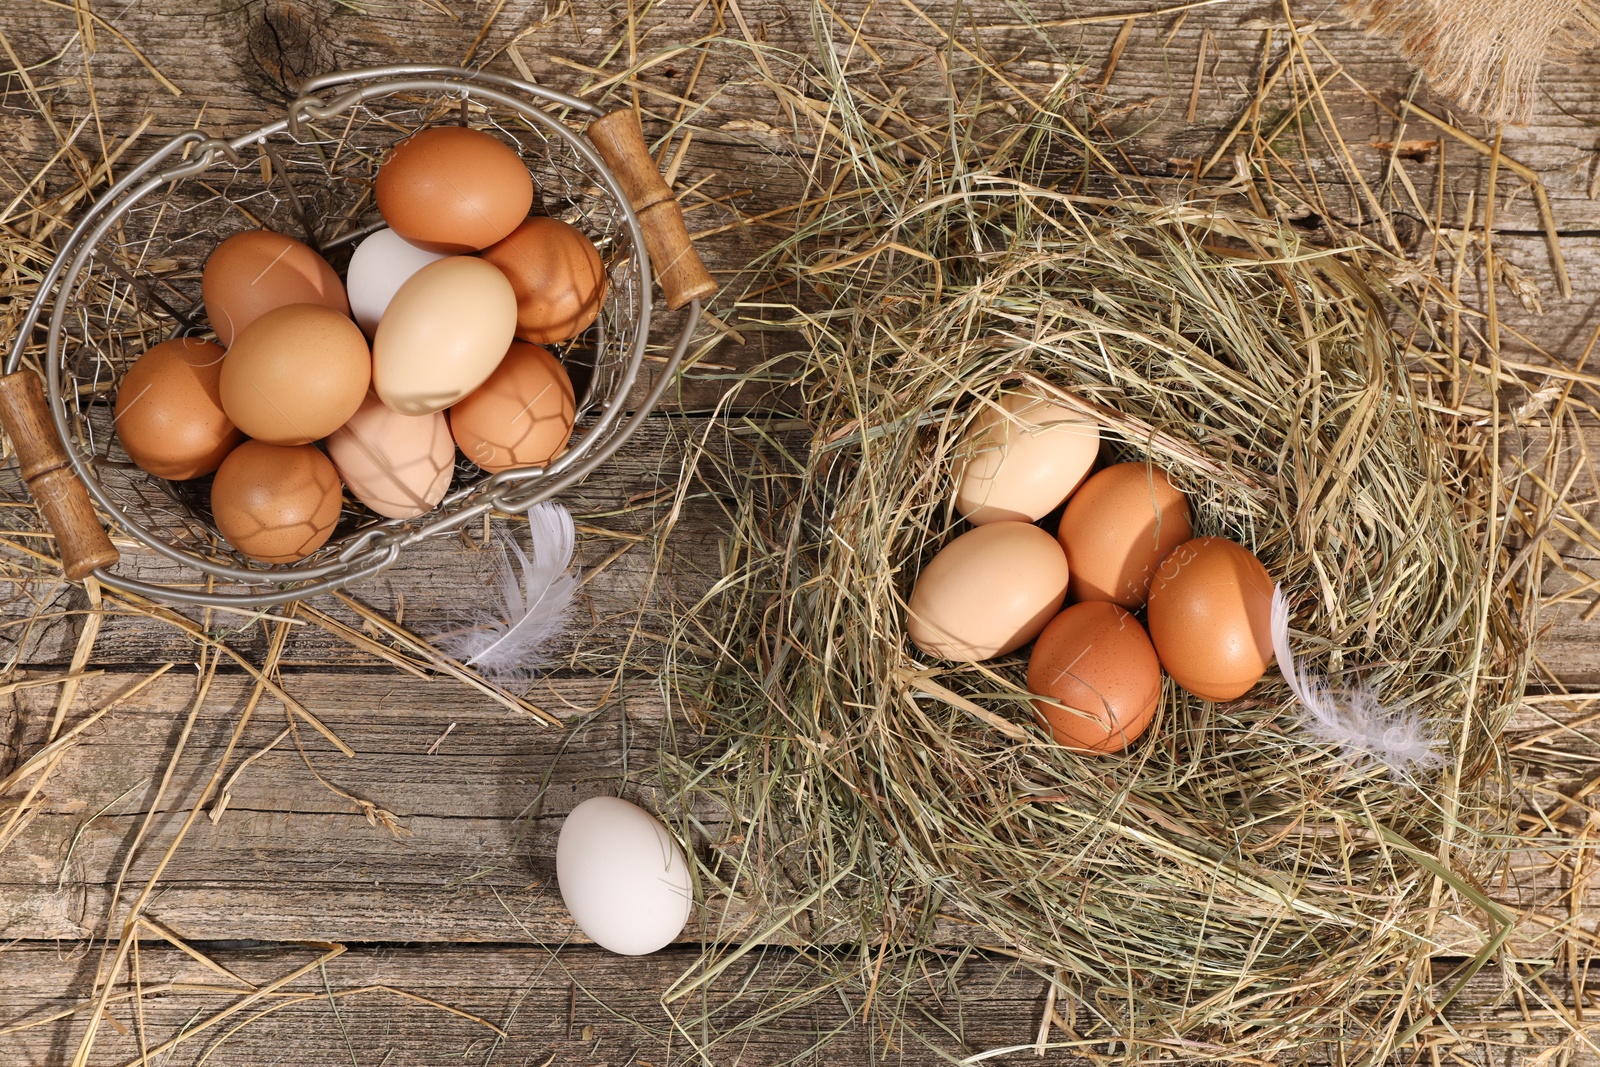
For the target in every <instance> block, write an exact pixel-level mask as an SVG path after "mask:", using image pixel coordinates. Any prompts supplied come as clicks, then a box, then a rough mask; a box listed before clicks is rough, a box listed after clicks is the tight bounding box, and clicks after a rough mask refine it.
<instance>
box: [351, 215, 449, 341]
mask: <svg viewBox="0 0 1600 1067" xmlns="http://www.w3.org/2000/svg"><path fill="white" fill-rule="evenodd" d="M444 257H445V253H443V252H430V251H428V250H427V249H426V248H418V247H417V246H416V245H414V244H412V243H411V242H410V241H407V240H406V239H405V238H404V237H401V236H400V235H399V234H397V233H395V232H394V231H393V230H377V231H375V232H373V233H370V234H368V235H367V236H366V237H365V238H363V239H362V241H361V243H360V244H358V245H356V250H355V252H354V253H352V254H351V256H350V269H349V270H347V271H346V272H345V289H346V291H348V292H349V294H350V313H351V314H352V315H353V316H355V320H356V325H357V326H360V327H361V332H362V333H364V334H366V335H367V336H368V337H371V336H372V335H373V334H374V333H376V332H377V330H378V320H379V319H381V318H383V313H384V312H385V311H386V310H388V307H389V301H391V300H393V299H394V294H395V293H397V292H399V291H400V287H401V286H402V285H404V284H405V283H406V280H407V279H409V278H410V277H411V276H412V275H413V274H415V273H417V271H419V270H421V269H422V268H423V267H426V266H427V265H428V264H429V263H434V262H437V261H438V260H441V259H443V258H444Z"/></svg>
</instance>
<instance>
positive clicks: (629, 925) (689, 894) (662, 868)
mask: <svg viewBox="0 0 1600 1067" xmlns="http://www.w3.org/2000/svg"><path fill="white" fill-rule="evenodd" d="M556 881H557V883H558V884H559V885H560V887H561V899H562V901H563V902H565V904H566V905H567V910H568V911H569V912H571V913H572V918H573V921H574V922H576V923H577V924H578V929H580V930H582V931H583V932H584V933H585V934H586V935H587V936H588V937H589V939H590V940H591V941H593V942H594V943H595V944H597V945H599V946H600V947H601V948H606V949H610V950H611V951H612V952H615V953H618V954H619V955H623V956H642V955H645V954H646V953H649V952H654V951H656V950H657V949H660V948H664V947H666V946H667V945H669V944H671V943H672V940H673V939H674V938H676V937H677V936H678V935H679V934H680V933H682V932H683V927H684V925H685V924H686V923H687V922H688V921H689V912H690V910H691V909H692V908H693V907H694V890H693V888H692V887H691V885H690V883H689V867H688V864H686V863H685V862H684V858H683V850H682V849H680V848H679V847H678V843H677V842H676V841H674V840H673V839H672V835H670V834H668V833H667V829H666V827H664V826H662V825H661V823H660V822H659V821H657V819H656V818H655V816H653V815H651V814H650V813H649V812H647V811H645V810H644V809H643V808H641V807H638V806H637V805H635V804H630V803H628V802H627V801H626V800H621V799H618V798H617V797H591V798H589V799H588V800H585V801H584V802H583V803H581V804H579V805H578V806H577V807H575V808H573V809H572V813H571V814H570V815H568V816H567V819H566V821H565V822H564V823H562V824H561V836H560V838H559V839H558V840H557V842H556Z"/></svg>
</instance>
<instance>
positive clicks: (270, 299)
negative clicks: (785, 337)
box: [200, 230, 350, 348]
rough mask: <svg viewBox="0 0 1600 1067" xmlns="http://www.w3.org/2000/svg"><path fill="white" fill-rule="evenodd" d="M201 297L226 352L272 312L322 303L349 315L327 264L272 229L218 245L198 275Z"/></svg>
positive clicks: (248, 232)
mask: <svg viewBox="0 0 1600 1067" xmlns="http://www.w3.org/2000/svg"><path fill="white" fill-rule="evenodd" d="M200 295H201V296H202V297H203V298H204V299H205V303H206V316H207V318H209V319H210V320H211V328H212V329H214V330H216V331H217V340H218V341H220V342H222V347H224V348H228V347H230V346H231V345H232V344H233V342H234V339H235V338H237V337H238V336H239V334H241V333H243V332H244V328H245V327H246V326H249V325H250V324H251V323H252V322H254V321H255V320H256V319H258V318H260V317H261V316H262V315H265V314H266V313H267V312H269V311H271V310H273V309H274V308H281V307H285V306H286V305H289V304H321V305H322V306H323V307H327V308H331V309H333V310H334V311H337V312H339V313H340V314H341V315H345V316H348V315H349V314H350V301H349V299H348V298H347V297H346V295H345V291H344V283H343V282H341V281H340V280H339V276H338V275H337V274H335V273H334V270H333V268H332V267H330V266H329V265H328V261H327V260H325V259H323V258H322V257H321V256H319V255H317V253H316V252H314V251H312V250H311V248H310V247H309V246H307V245H304V244H301V243H300V242H299V241H296V240H295V239H294V238H292V237H285V236H284V235H283V234H281V233H273V232H272V231H271V230H246V231H244V232H243V233H236V234H234V235H233V236H232V237H229V238H228V239H227V240H226V241H223V242H222V243H221V244H219V245H217V247H216V248H215V249H214V250H213V251H212V253H211V255H210V257H209V258H208V259H207V260H206V266H205V271H204V273H202V274H201V276H200Z"/></svg>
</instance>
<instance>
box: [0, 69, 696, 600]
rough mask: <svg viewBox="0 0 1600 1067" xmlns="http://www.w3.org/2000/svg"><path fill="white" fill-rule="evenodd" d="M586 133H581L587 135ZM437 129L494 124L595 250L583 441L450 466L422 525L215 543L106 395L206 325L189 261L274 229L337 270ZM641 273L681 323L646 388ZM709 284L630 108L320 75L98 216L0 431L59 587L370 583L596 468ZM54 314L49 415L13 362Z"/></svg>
mask: <svg viewBox="0 0 1600 1067" xmlns="http://www.w3.org/2000/svg"><path fill="white" fill-rule="evenodd" d="M584 120H593V121H589V122H588V129H587V131H586V133H580V132H578V131H577V129H576V128H575V126H576V124H577V123H578V122H580V121H584ZM444 124H461V125H467V126H471V127H474V128H478V129H482V130H485V131H487V132H490V133H491V134H493V135H495V136H496V137H498V138H500V139H501V140H502V141H504V142H506V143H507V144H509V145H511V146H512V147H513V148H515V149H516V150H517V151H518V152H519V153H520V155H521V156H522V158H523V160H524V161H525V162H526V164H527V166H528V168H529V170H530V172H531V173H532V175H533V179H534V183H535V187H536V189H537V190H538V198H537V199H536V201H535V211H539V210H541V209H542V210H543V212H544V213H546V214H548V215H552V216H555V217H558V218H561V219H564V220H566V221H568V222H570V223H572V224H574V225H575V226H577V227H578V228H579V229H580V230H582V231H583V232H584V233H585V234H586V235H588V236H589V237H590V239H592V240H593V241H594V242H595V244H596V246H597V247H598V249H599V250H600V253H601V257H602V259H603V261H604V263H605V266H606V270H607V274H608V276H609V284H608V289H607V295H606V298H605V302H604V305H603V307H602V309H601V312H600V316H599V319H598V321H597V322H596V323H595V324H594V326H593V327H591V328H590V329H589V330H588V331H586V332H585V333H584V334H583V335H582V336H580V337H579V338H578V339H577V340H575V341H573V342H569V343H568V344H566V345H565V346H562V347H561V349H560V352H559V354H560V355H561V356H562V358H563V360H564V362H565V363H566V364H567V366H568V369H569V371H571V372H572V376H573V378H574V384H575V386H576V387H577V389H578V393H579V396H578V411H579V420H578V424H577V427H576V431H575V434H574V437H573V439H572V441H571V443H570V445H569V447H568V449H567V451H566V452H564V453H563V454H562V455H561V456H560V457H559V458H557V459H555V460H554V461H552V462H551V463H550V464H548V465H547V466H544V467H529V468H524V469H518V470H510V471H505V472H502V473H499V474H495V475H492V476H491V475H484V474H483V472H481V471H479V470H478V469H477V468H476V467H474V466H472V465H471V464H470V463H468V462H466V461H465V460H461V461H459V462H458V465H457V469H456V472H455V476H454V481H453V482H452V485H451V488H450V491H449V493H448V495H447V496H446V497H445V499H444V501H443V502H442V503H441V504H440V505H439V507H438V508H436V509H435V510H433V511H432V512H430V513H428V514H427V515H424V516H422V517H420V518H418V519H413V520H403V521H402V520H384V519H380V518H377V517H375V516H373V515H372V514H370V513H368V512H366V511H365V510H364V509H360V508H357V507H353V506H352V507H348V508H346V510H345V512H344V513H343V515H342V516H341V518H340V523H339V526H338V527H337V528H336V530H335V533H334V535H333V537H332V538H331V539H330V540H329V541H328V543H327V544H326V545H325V546H324V547H322V548H321V549H319V550H318V551H317V552H316V553H314V554H312V555H311V556H308V557H307V558H305V559H304V560H301V561H299V562H298V563H295V564H292V565H279V566H266V565H263V564H259V563H255V562H252V561H251V560H249V559H247V558H246V557H244V556H242V555H240V554H239V553H237V552H235V551H234V550H233V549H232V548H231V547H230V546H229V545H228V544H227V542H226V541H225V540H224V539H223V537H222V536H221V534H220V533H219V532H218V531H217V528H216V526H215V524H214V523H213V521H212V516H211V513H210V504H209V496H210V494H209V480H208V479H205V480H198V481H196V482H168V481H165V480H163V479H160V478H156V477H154V476H153V475H149V474H146V473H145V472H144V471H142V470H140V469H138V468H137V467H135V466H134V465H133V464H132V463H131V462H129V461H128V458H127V456H126V454H125V453H124V452H123V451H122V449H121V446H120V445H119V444H118V442H117V440H116V435H115V433H114V432H113V431H112V425H111V412H112V404H113V401H114V400H115V395H116V388H117V382H118V380H119V379H120V377H121V376H122V374H123V372H124V371H125V370H126V369H127V367H128V366H130V365H131V364H132V363H133V361H134V360H135V359H137V358H138V356H139V355H140V354H141V353H142V352H143V351H144V350H145V349H147V348H148V347H150V346H151V345H154V344H156V343H158V342H160V341H163V340H166V339H168V338H171V337H176V336H186V335H200V334H202V333H204V332H205V331H206V329H207V327H206V325H205V321H204V317H203V316H204V308H203V304H202V302H201V298H200V276H201V269H202V267H203V266H204V264H205V260H206V257H207V256H208V255H209V254H210V252H211V250H212V249H213V248H215V247H216V245H217V243H218V242H219V241H221V240H222V239H223V238H225V237H227V236H229V235H230V234H232V233H235V232H238V231H241V230H247V229H269V230H276V231H278V232H281V233H285V234H288V235H290V236H294V237H297V238H299V239H301V240H303V241H305V242H306V243H307V244H309V245H310V246H311V247H313V248H315V249H317V250H319V251H320V252H322V253H323V254H324V255H325V256H327V257H328V258H329V260H330V261H331V262H332V263H333V264H334V266H335V267H336V268H337V267H340V266H341V265H342V264H343V262H344V260H345V259H347V258H348V255H349V251H350V249H351V247H352V246H353V245H354V244H355V242H357V241H359V240H360V239H361V238H362V237H364V236H365V235H367V234H369V233H371V232H373V231H374V230H376V229H378V228H379V227H381V226H382V225H383V221H382V219H381V218H380V217H379V215H378V209H377V204H376V201H375V199H374V196H373V191H372V190H373V179H374V178H375V176H376V173H377V169H378V166H379V164H380V163H381V162H382V161H383V159H384V158H385V155H386V152H387V150H388V149H389V147H390V146H391V145H393V144H395V143H396V142H398V141H400V140H402V139H403V138H405V137H407V136H409V135H410V134H412V133H414V132H416V131H417V130H419V129H422V128H424V127H428V126H436V125H444ZM652 261H654V264H655V268H656V271H657V272H659V274H660V280H661V284H662V288H663V292H664V295H665V296H666V298H667V301H666V302H667V304H668V306H669V307H672V308H674V309H677V308H679V307H681V306H684V305H687V306H688V309H689V310H688V312H687V314H686V316H685V321H684V322H683V323H682V326H681V332H680V334H679V336H678V338H677V341H676V343H675V346H674V347H673V350H672V351H671V353H670V355H669V356H668V358H667V361H666V365H665V366H664V367H663V368H662V369H661V373H660V374H659V375H658V377H657V378H656V380H655V383H654V384H653V386H651V387H650V388H649V390H648V391H647V392H646V394H645V395H643V396H642V397H638V396H635V395H634V392H635V386H636V385H637V384H638V382H639V378H640V370H641V367H642V365H643V361H644V354H645V345H646V341H647V340H648V336H649V332H650V322H651V306H652V305H651V296H650V294H651V286H652V281H653V274H652ZM714 291H715V283H713V282H712V280H711V278H710V275H709V274H707V273H706V271H705V268H704V266H703V265H702V264H701V263H700V261H699V258H698V256H696V255H695V252H694V249H693V246H692V244H690V242H689V238H688V235H687V232H686V230H685V228H684V225H683V215H682V212H681V210H680V209H679V208H678V206H677V203H676V202H675V201H674V200H673V199H672V196H671V192H670V190H669V189H668V188H667V186H666V184H665V183H664V182H663V181H662V180H661V177H660V175H659V174H658V173H657V172H656V169H655V164H654V162H653V161H652V160H651V158H650V155H649V153H648V151H647V149H646V147H645V145H644V140H643V137H642V135H641V134H640V132H639V125H638V119H637V117H636V116H635V115H634V114H633V112H632V111H620V112H613V113H611V114H609V115H608V114H606V113H605V112H604V111H602V110H601V109H600V108H597V107H595V106H594V105H592V104H589V103H586V102H584V101H582V100H579V99H576V98H574V97H570V96H566V95H564V94H561V93H557V92H553V91H551V90H548V89H544V88H540V87H539V86H536V85H532V84H530V83H527V82H523V81H517V80H514V79H510V78H505V77H501V76H498V75H493V74H488V73H485V72H482V71H468V70H463V69H458V68H452V67H436V66H423V65H404V66H390V67H380V68H370V69H363V70H355V71H349V72H343V73H338V74H330V75H326V76H324V77H320V78H316V79H314V80H312V81H311V82H309V83H307V84H306V86H305V87H304V89H303V91H302V95H301V96H300V97H299V98H298V99H296V100H295V101H294V102H293V103H291V104H290V105H289V107H288V111H287V113H286V115H285V116H284V117H283V118H281V119H279V120H278V121H276V122H273V123H270V124H269V125H266V126H262V127H261V128H259V129H256V130H253V131H251V132H249V133H247V134H244V135H242V136H239V137H235V138H232V139H230V140H222V139H218V138H214V137H209V136H207V135H206V134H204V133H203V132H200V131H190V132H188V133H185V134H182V135H181V136H178V137H175V138H173V139H172V140H171V141H169V142H167V143H166V144H165V145H163V146H162V147H161V148H160V149H158V150H157V151H156V152H155V153H154V154H153V155H151V156H150V157H149V158H148V159H146V160H144V161H143V162H142V163H140V164H139V165H138V166H137V167H135V168H134V170H133V171H131V172H130V173H129V174H128V175H126V176H125V177H124V178H123V179H122V180H121V181H119V182H118V183H117V184H116V185H115V186H114V187H113V188H112V189H111V190H110V191H109V192H108V193H106V195H105V196H103V197H102V198H101V199H100V200H99V201H97V202H96V203H95V204H94V206H93V207H91V208H90V209H89V211H88V212H87V214H86V215H85V216H84V217H83V218H82V220H81V221H80V222H79V223H78V225H77V226H76V228H74V229H73V231H72V233H71V235H70V236H69V237H68V238H67V240H66V242H65V244H64V246H63V247H62V248H61V250H60V252H59V254H58V255H57V257H56V259H55V262H54V264H53V265H52V267H51V269H50V270H49V272H48V273H47V275H46V277H45V279H44V282H43V284H42V285H41V286H40V289H39V292H38V295H37V296H36V297H35V299H34V301H33V302H32V305H31V306H30V307H29V309H28V313H27V315H26V316H25V318H24V321H23V323H22V328H21V330H20V332H19V334H18V336H17V338H16V340H15V343H14V345H13V347H12V351H11V353H10V356H9V359H8V360H7V363H6V367H5V370H6V376H5V377H4V378H0V420H3V421H4V424H5V428H6V430H7V432H8V433H9V434H10V435H11V438H12V440H13V442H14V443H15V445H16V448H17V452H18V455H19V459H20V460H21V466H22V474H23V477H24V478H25V479H26V480H27V481H28V484H29V489H30V491H31V492H32V494H33V496H34V499H35V501H36V502H37V503H38V505H39V507H40V510H41V511H42V512H43V513H44V514H45V516H46V518H47V519H48V520H49V521H50V525H51V527H52V529H53V530H54V531H55V533H56V537H57V542H58V550H59V552H60V554H61V557H62V560H63V564H64V567H65V569H66V571H67V574H68V577H70V578H73V579H74V580H77V579H81V578H83V577H85V576H87V575H89V574H93V575H94V576H95V577H97V578H98V579H99V580H100V581H102V582H105V583H107V584H108V585H112V586H115V587H118V588H122V589H126V590H129V591H132V592H137V593H141V594H144V595H148V596H152V597H156V598H159V599H163V600H167V601H176V602H180V603H191V604H202V605H211V606H249V607H265V606H268V605H271V604H276V603H281V602H284V601H288V600H292V599H298V598H301V597H305V596H309V595H312V594H315V593H319V592H324V591H327V590H330V589H334V588H337V587H339V586H341V585H343V584H345V583H347V582H350V581H352V580H354V579H357V578H362V577H366V576H368V575H372V574H375V573H377V572H378V571H380V570H382V569H383V568H385V567H387V566H389V565H390V564H391V563H393V562H394V561H395V560H396V559H397V558H398V556H399V554H400V552H401V551H402V550H403V549H404V548H405V547H406V546H407V545H410V544H413V543H415V542H417V541H420V540H423V539H424V538H428V537H434V536H437V535H439V534H442V533H445V532H447V531H450V530H454V529H456V528H458V527H460V526H462V525H463V524H465V523H468V522H471V521H473V520H474V519H476V518H478V517H481V516H482V515H483V514H484V513H485V512H488V511H490V510H491V509H496V510H500V511H505V512H521V511H525V510H526V509H527V508H529V507H531V506H532V505H533V504H535V503H537V502H538V501H540V500H544V499H546V498H548V497H550V496H551V495H552V494H555V493H557V492H560V491H561V490H562V489H563V488H565V487H567V486H570V485H572V484H573V483H574V482H576V481H578V480H579V479H581V478H583V477H584V476H585V475H587V474H588V473H589V472H591V471H593V470H594V469H595V468H596V467H598V466H599V465H600V464H602V463H604V462H605V461H606V459H607V458H608V457H609V456H611V455H612V453H613V452H615V451H616V449H617V448H618V447H619V446H621V445H622V443H623V442H624V441H625V440H627V438H628V436H629V435H630V434H632V433H633V431H634V430H636V429H637V428H638V427H639V425H640V424H641V422H642V421H643V420H644V418H645V417H646V416H647V415H648V414H649V412H650V409H651V408H652V407H654V405H655V403H656V401H657V400H658V398H659V397H660V394H661V391H662V390H663V388H665V386H666V384H667V382H668V381H669V380H670V379H671V377H672V374H673V371H674V370H675V369H676V367H677V365H678V362H679V361H680V360H681V359H682V357H683V354H684V351H685V349H686V347H687V345H688V342H689V338H690V336H691V334H692V333H693V331H694V328H695V325H696V323H697V322H698V320H699V316H700V301H701V299H703V298H705V297H707V296H709V295H710V294H711V293H712V292H714ZM46 323H47V324H48V337H47V339H46V342H45V347H44V351H43V353H42V355H41V356H40V362H41V364H42V366H43V369H44V372H45V377H46V381H47V384H48V402H47V403H48V417H46V416H45V415H44V406H45V404H46V401H45V400H44V399H43V397H42V396H40V395H39V393H40V391H39V387H38V379H37V378H36V377H35V376H34V375H33V374H32V372H31V371H28V370H26V369H21V368H22V362H23V357H24V354H25V352H26V350H27V349H28V345H29V343H30V339H31V338H32V336H33V334H34V330H35V327H37V326H40V325H43V324H46ZM61 442H65V448H64V449H63V448H62V447H61ZM85 489H86V490H87V496H85V494H84V490H85ZM89 497H92V498H93V502H94V504H95V505H98V507H99V510H100V512H101V513H102V514H103V515H104V516H106V517H108V518H109V519H110V521H111V523H112V525H113V527H114V528H116V529H120V530H121V531H123V532H124V533H125V534H127V535H128V536H129V537H131V538H133V539H135V540H137V541H139V542H142V543H143V544H144V545H145V546H147V547H148V548H149V549H151V550H152V551H153V552H154V553H156V554H157V556H158V557H162V558H154V557H151V556H150V555H149V554H148V553H141V554H140V558H139V559H137V560H135V561H129V560H120V559H119V554H118V552H117V550H116V549H115V547H114V546H113V545H112V544H111V542H110V541H109V539H108V538H107V537H106V536H105V533H104V531H103V529H102V528H101V525H100V520H99V519H98V518H97V517H96V516H95V513H94V508H93V505H91V504H90V502H89V499H88V498H89Z"/></svg>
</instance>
